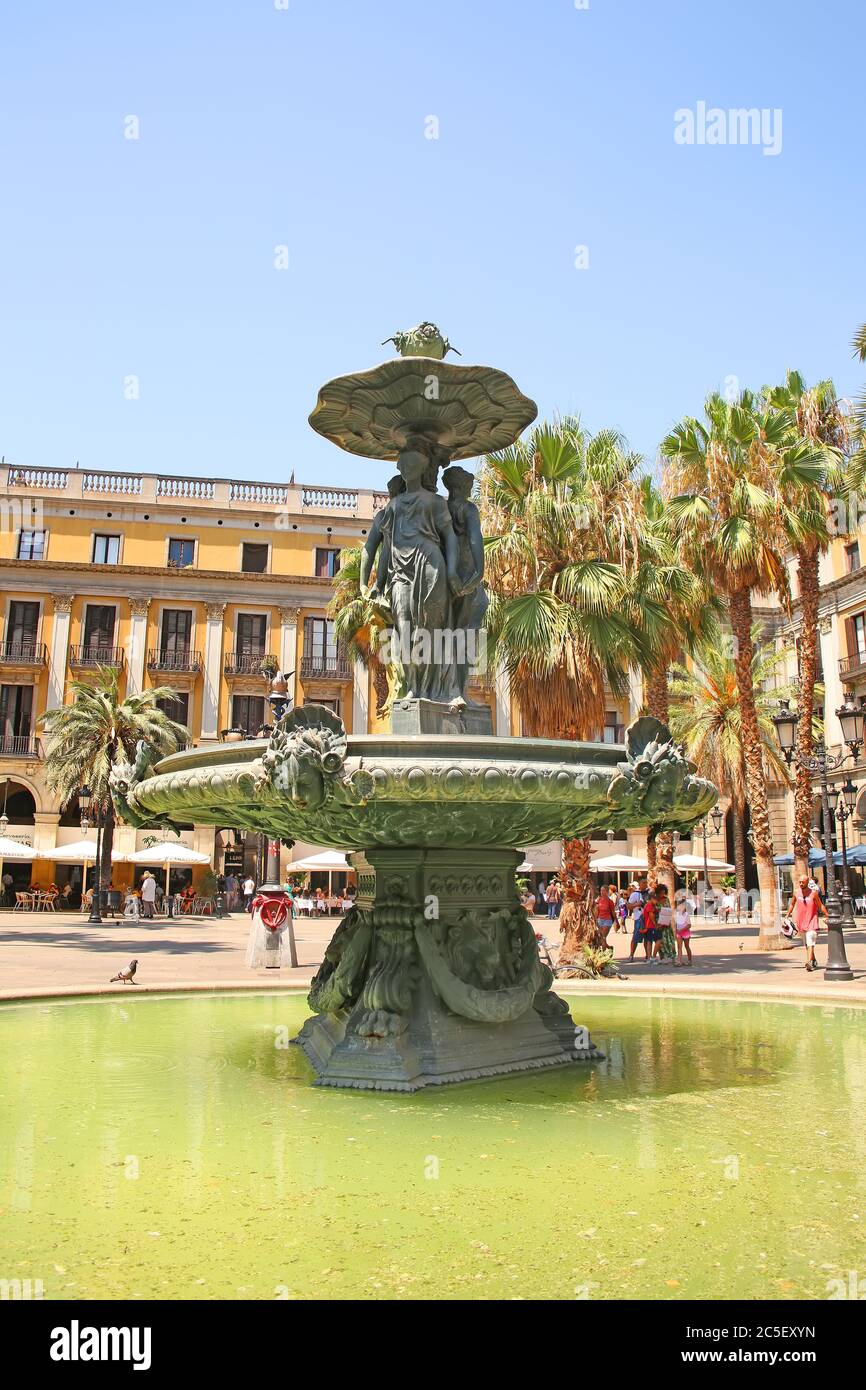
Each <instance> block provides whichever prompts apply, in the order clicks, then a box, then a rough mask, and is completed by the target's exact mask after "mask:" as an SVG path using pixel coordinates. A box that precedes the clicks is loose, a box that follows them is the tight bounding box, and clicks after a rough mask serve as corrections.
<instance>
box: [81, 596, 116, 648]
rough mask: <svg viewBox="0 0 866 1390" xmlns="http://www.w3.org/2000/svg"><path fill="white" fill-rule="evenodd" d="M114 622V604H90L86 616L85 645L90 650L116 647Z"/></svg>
mask: <svg viewBox="0 0 866 1390" xmlns="http://www.w3.org/2000/svg"><path fill="white" fill-rule="evenodd" d="M114 620H115V611H114V606H113V605H112V604H107V603H88V605H87V611H86V612H85V614H84V645H85V647H87V648H88V650H91V649H92V648H94V647H113V646H114Z"/></svg>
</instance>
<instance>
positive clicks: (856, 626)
mask: <svg viewBox="0 0 866 1390" xmlns="http://www.w3.org/2000/svg"><path fill="white" fill-rule="evenodd" d="M845 626H846V628H847V629H848V655H849V656H856V657H859V658H860V659H861V660H864V661H866V613H856V614H855V615H854V617H853V618H846V619H845Z"/></svg>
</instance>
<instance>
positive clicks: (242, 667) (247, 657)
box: [223, 652, 276, 678]
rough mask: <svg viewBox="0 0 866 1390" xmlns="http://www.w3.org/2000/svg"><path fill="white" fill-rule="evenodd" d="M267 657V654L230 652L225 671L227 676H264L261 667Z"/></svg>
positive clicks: (224, 666)
mask: <svg viewBox="0 0 866 1390" xmlns="http://www.w3.org/2000/svg"><path fill="white" fill-rule="evenodd" d="M267 655H268V653H267V652H229V653H228V654H227V656H226V659H225V663H224V665H223V670H224V671H225V674H226V675H227V676H263V673H262V669H261V666H262V662H263V661H264V660H265V657H266V656H267ZM274 659H275V660H276V658H274ZM263 678H264V677H263Z"/></svg>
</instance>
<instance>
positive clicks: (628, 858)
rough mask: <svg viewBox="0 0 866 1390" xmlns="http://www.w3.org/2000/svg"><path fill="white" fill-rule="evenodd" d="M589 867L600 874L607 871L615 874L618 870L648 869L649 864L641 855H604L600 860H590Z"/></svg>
mask: <svg viewBox="0 0 866 1390" xmlns="http://www.w3.org/2000/svg"><path fill="white" fill-rule="evenodd" d="M589 867H590V868H591V869H595V870H598V871H600V872H602V873H606V872H607V871H608V870H609V871H610V872H611V873H615V872H616V871H617V870H619V869H648V868H649V862H648V860H647V858H646V856H645V855H641V854H604V855H602V857H601V858H600V859H590V861H589Z"/></svg>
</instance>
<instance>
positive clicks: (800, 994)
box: [0, 980, 866, 1011]
mask: <svg viewBox="0 0 866 1390" xmlns="http://www.w3.org/2000/svg"><path fill="white" fill-rule="evenodd" d="M308 990H309V983H308V982H307V981H299V982H294V981H288V982H286V984H278V983H277V982H275V981H274V982H272V981H270V980H268V981H264V980H260V981H252V980H239V981H237V982H234V983H232V982H231V981H225V982H223V983H220V984H203V983H191V984H177V985H140V986H137V987H136V989H135V990H134V991H133V990H132V988H131V987H128V988H125V989H120V988H113V989H112V988H108V987H106V986H101V987H100V986H94V987H90V986H73V987H71V988H70V989H67V990H64V989H58V988H57V987H54V986H50V987H46V988H45V989H44V990H38V989H32V988H28V989H25V990H0V1011H2V1010H6V1009H8V1008H13V1007H16V1006H18V1005H26V1004H34V1003H37V1004H50V1003H65V1002H73V1003H81V1002H87V1001H90V1002H92V1003H97V1002H102V1001H104V1000H114V1001H115V1002H116V1001H117V1000H118V999H127V1000H134V999H136V998H148V999H153V998H174V997H177V996H187V997H195V996H198V995H206V996H211V997H216V996H223V995H228V996H230V997H235V998H237V997H242V996H245V995H248V994H262V995H266V996H267V997H268V998H277V997H278V996H279V995H281V994H289V995H297V994H302V993H306V992H307V991H308ZM556 993H557V994H561V995H563V997H566V998H568V999H573V998H580V997H585V996H587V995H591V996H592V997H593V998H599V997H601V996H615V997H617V998H623V997H625V998H629V997H631V998H634V997H635V996H637V995H639V996H640V997H641V998H644V999H646V998H649V999H666V1000H668V999H690V1000H696V999H697V1000H700V999H708V1000H719V1001H722V1002H725V1003H729V1002H733V1003H736V1002H737V1001H740V1002H744V1003H764V1004H809V1005H823V1006H824V1007H827V1008H838V1007H843V1008H852V1007H853V1008H859V1009H863V1010H866V997H864V995H863V993H862V987H861V991H860V992H858V993H854V992H853V991H852V990H850V989H845V988H844V987H841V986H833V988H832V993H830V994H822V993H820V992H819V991H818V990H817V988H813V989H806V990H802V991H800V990H794V989H786V988H780V987H778V986H777V987H775V988H771V987H764V988H743V987H741V986H736V985H730V986H728V987H727V988H725V987H724V986H720V985H708V986H707V988H706V989H701V988H699V987H698V988H695V986H694V985H684V986H683V987H679V986H678V985H677V984H674V983H673V982H672V983H671V985H669V986H667V987H666V986H665V985H663V984H661V983H660V982H658V981H653V982H652V983H650V982H647V983H646V984H644V983H643V982H641V981H634V982H630V983H629V984H628V985H626V984H614V983H613V982H611V983H607V982H602V981H595V982H589V981H584V982H579V981H575V982H574V983H573V984H571V983H569V982H563V983H562V984H558V985H557V989H556Z"/></svg>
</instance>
